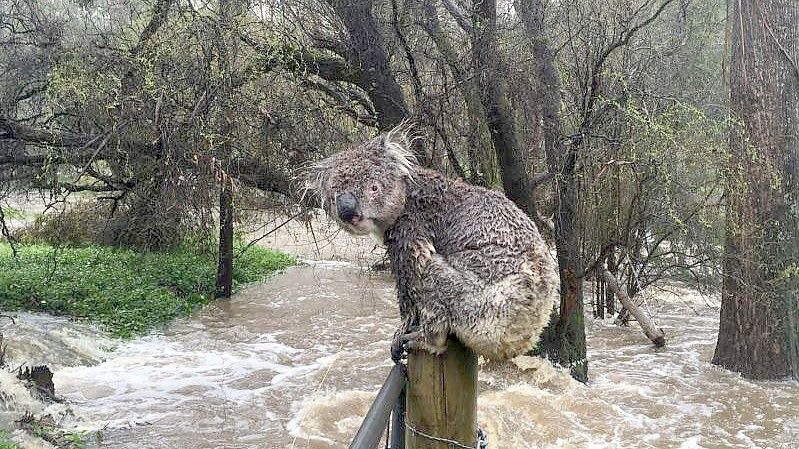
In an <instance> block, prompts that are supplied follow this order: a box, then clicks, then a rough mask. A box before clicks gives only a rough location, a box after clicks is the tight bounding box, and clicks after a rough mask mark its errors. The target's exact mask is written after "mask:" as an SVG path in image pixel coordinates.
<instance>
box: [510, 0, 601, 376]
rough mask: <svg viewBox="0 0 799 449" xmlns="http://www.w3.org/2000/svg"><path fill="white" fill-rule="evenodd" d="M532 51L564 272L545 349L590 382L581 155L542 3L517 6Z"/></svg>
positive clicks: (532, 0) (524, 0) (530, 0)
mask: <svg viewBox="0 0 799 449" xmlns="http://www.w3.org/2000/svg"><path fill="white" fill-rule="evenodd" d="M515 5H516V8H517V11H518V12H519V14H520V15H521V17H522V21H523V22H524V24H525V29H526V31H527V34H528V35H529V37H530V40H531V42H532V47H533V57H534V58H535V61H536V71H535V73H534V75H535V79H536V85H537V86H539V89H538V91H539V94H540V99H539V104H540V106H541V116H542V119H543V124H544V147H545V151H546V158H547V165H548V166H549V172H550V173H552V174H553V175H554V185H555V246H556V248H557V252H558V266H559V268H560V309H559V311H558V312H559V313H558V315H557V316H554V317H553V319H552V321H551V323H550V325H549V327H547V328H546V329H545V330H544V333H543V335H542V337H541V349H542V352H543V353H544V354H546V355H547V357H548V358H549V359H550V360H553V361H555V362H557V363H559V364H561V365H563V366H567V367H569V370H570V371H571V374H572V376H573V377H574V378H575V379H577V380H580V381H583V382H585V381H587V380H588V361H587V359H586V348H585V322H584V319H585V316H584V311H583V279H582V275H583V262H582V258H581V255H580V240H579V236H578V235H577V231H576V225H577V218H578V217H577V206H578V202H577V177H576V173H575V171H576V166H577V150H578V146H577V145H576V144H569V145H565V144H564V143H563V140H562V137H561V123H560V118H559V117H558V111H559V109H560V80H559V79H558V74H557V71H556V69H555V61H554V57H553V55H552V52H551V50H550V49H549V42H548V41H547V39H546V36H545V35H544V14H543V5H542V2H541V0H519V1H517V2H515Z"/></svg>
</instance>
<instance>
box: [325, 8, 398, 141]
mask: <svg viewBox="0 0 799 449" xmlns="http://www.w3.org/2000/svg"><path fill="white" fill-rule="evenodd" d="M333 8H335V10H336V13H337V14H338V15H339V17H340V18H341V21H342V22H344V26H346V27H347V31H349V34H350V44H351V47H352V61H350V62H351V63H352V65H353V66H355V67H358V76H359V78H360V79H359V82H358V85H359V86H361V87H362V88H363V89H364V90H365V91H366V94H367V95H368V96H369V100H371V101H372V104H373V105H374V107H375V111H376V112H377V124H378V128H380V130H382V131H385V130H389V129H391V128H393V127H395V126H397V125H398V124H399V123H400V122H402V121H403V120H404V119H405V118H407V117H408V108H407V106H406V105H405V96H404V95H403V94H402V89H401V88H400V85H399V84H398V83H397V80H396V79H395V78H394V75H393V73H392V71H391V67H390V66H389V60H388V55H387V54H386V48H385V42H384V40H383V34H382V33H381V31H380V28H379V27H378V24H377V20H375V17H374V15H373V14H372V1H371V0H354V1H345V0H336V1H334V2H333Z"/></svg>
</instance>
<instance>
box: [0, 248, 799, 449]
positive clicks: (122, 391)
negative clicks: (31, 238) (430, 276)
mask: <svg viewBox="0 0 799 449" xmlns="http://www.w3.org/2000/svg"><path fill="white" fill-rule="evenodd" d="M649 295H650V300H649V301H648V303H647V307H649V309H650V310H651V312H652V314H653V315H654V316H655V317H656V318H657V320H658V324H659V325H660V326H661V327H663V328H664V329H665V331H666V335H667V339H668V340H667V346H666V347H665V348H661V349H656V348H653V347H652V346H651V345H650V344H648V341H647V339H646V338H645V337H644V336H643V334H642V333H641V332H640V331H639V330H638V329H637V328H635V327H628V328H620V327H617V326H615V325H613V324H612V323H611V322H610V321H598V320H596V321H589V323H588V325H587V326H588V344H589V363H590V378H591V381H590V382H589V384H587V385H582V384H579V383H577V382H575V381H573V380H571V379H570V378H569V377H568V375H567V374H565V373H564V372H563V371H561V370H558V369H555V368H553V367H552V366H551V365H550V364H548V363H546V362H543V361H541V360H539V359H534V358H521V359H517V360H516V361H515V362H513V363H505V364H501V365H491V366H483V367H482V369H481V373H480V381H481V382H480V388H481V394H480V397H479V401H478V408H479V414H478V417H479V422H480V424H481V426H482V427H483V428H484V429H485V430H486V431H487V432H488V435H489V442H490V447H491V448H492V449H494V448H497V449H500V448H501V449H514V448H520V449H521V448H685V449H689V448H719V449H720V448H774V449H788V448H797V447H799V383H796V382H789V381H786V382H751V381H748V380H745V379H742V378H741V377H740V376H738V375H736V374H732V373H729V372H726V371H724V370H722V369H719V368H717V367H714V366H712V365H710V363H709V361H710V358H711V356H712V353H713V347H714V344H715V336H716V332H717V328H718V304H717V300H716V299H715V298H704V297H701V296H699V295H698V294H696V293H695V292H692V291H690V290H686V289H682V288H679V287H674V288H672V291H670V292H668V291H665V292H664V291H661V292H650V293H649ZM397 324H398V318H397V313H396V304H395V299H394V288H393V283H392V281H391V279H390V278H389V277H388V276H387V275H385V274H380V273H375V272H371V271H368V270H365V269H362V268H359V267H358V266H356V265H354V264H351V263H348V262H340V261H339V262H331V261H327V262H309V263H307V264H305V265H302V266H297V267H293V268H290V269H288V270H287V271H286V272H285V273H282V274H279V275H276V276H275V277H273V278H272V279H271V280H269V281H267V282H266V283H263V284H258V285H253V286H251V287H249V288H246V289H244V290H243V291H241V292H240V293H238V294H237V295H235V297H234V298H233V299H231V300H229V301H220V302H217V303H215V304H213V305H211V306H209V307H207V308H205V309H204V310H202V311H200V312H198V313H196V314H194V316H192V317H191V318H189V319H185V320H180V321H178V322H176V323H173V324H172V325H171V326H170V327H169V328H167V329H165V330H163V331H162V332H159V333H156V334H153V335H150V336H147V337H143V338H139V339H135V340H133V341H130V342H124V343H119V342H115V341H113V340H109V339H107V338H105V337H103V336H102V335H101V334H99V333H98V332H97V331H95V330H94V329H92V328H91V327H89V326H85V325H80V324H76V323H70V322H67V321H65V320H63V319H57V318H50V317H44V316H40V315H30V314H19V315H18V316H17V323H16V324H15V325H12V324H11V323H10V322H0V326H1V327H2V331H3V332H4V334H5V335H6V339H7V341H8V342H9V350H8V353H9V357H10V358H11V360H12V362H11V364H12V365H13V364H14V363H22V362H24V361H31V362H35V363H41V362H47V363H49V364H50V365H51V366H52V367H53V368H54V371H55V377H54V382H55V385H56V393H57V394H58V395H59V396H62V397H63V398H65V399H66V401H67V404H66V405H61V404H56V405H50V406H48V407H49V408H48V409H47V410H46V411H49V412H52V413H57V414H59V416H61V418H62V419H61V420H62V422H63V423H64V425H66V426H68V427H74V428H76V429H85V430H91V431H98V430H100V431H101V432H100V435H101V438H100V439H99V441H95V440H92V441H91V442H90V444H89V447H96V448H129V449H143V448H191V449H206V448H208V449H211V448H253V449H255V448H259V449H262V448H317V449H324V448H343V447H346V446H347V444H348V443H349V441H350V439H351V438H352V436H353V435H354V433H355V431H356V429H357V427H358V425H359V423H360V420H361V418H362V417H363V415H364V414H365V413H366V410H367V409H368V407H369V405H370V404H371V401H372V399H373V398H374V395H375V393H376V391H377V389H378V388H379V386H380V384H381V383H382V382H383V380H384V378H385V376H386V375H387V374H388V371H389V369H390V367H391V361H390V359H389V353H388V348H389V340H390V338H391V335H392V334H393V331H394V328H395V327H396V326H397ZM37 342H39V343H37ZM3 376H4V375H0V386H2V387H3V394H0V412H3V409H2V407H5V411H4V412H3V414H0V417H2V419H0V425H7V424H8V423H9V422H10V421H11V417H12V416H13V414H14V413H19V412H21V411H22V410H24V409H26V408H27V409H34V410H33V411H35V412H42V411H44V405H41V404H37V403H36V401H35V400H33V399H32V398H29V397H28V396H26V394H27V393H26V392H25V391H24V390H23V389H21V387H19V386H18V385H16V386H15V385H14V379H13V376H5V377H3ZM3 419H4V420H5V421H3Z"/></svg>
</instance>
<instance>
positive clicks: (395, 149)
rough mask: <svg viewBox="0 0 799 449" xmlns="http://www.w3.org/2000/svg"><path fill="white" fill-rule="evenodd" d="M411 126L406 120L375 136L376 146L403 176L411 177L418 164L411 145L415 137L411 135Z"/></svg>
mask: <svg viewBox="0 0 799 449" xmlns="http://www.w3.org/2000/svg"><path fill="white" fill-rule="evenodd" d="M411 131H412V127H411V124H410V123H408V122H403V123H400V124H399V125H398V126H397V127H395V128H394V129H392V130H391V131H389V132H387V133H384V134H381V135H380V136H378V138H377V146H378V147H379V148H380V151H382V152H383V153H384V154H385V155H386V156H387V157H388V158H389V159H390V160H391V162H392V163H393V164H394V165H395V166H396V168H397V169H398V170H399V171H400V173H402V174H403V175H405V176H408V177H411V176H412V174H413V169H414V168H415V167H416V166H417V165H419V163H418V161H417V159H416V155H414V154H413V151H412V150H411V146H412V145H413V141H414V140H416V139H417V137H412V133H411Z"/></svg>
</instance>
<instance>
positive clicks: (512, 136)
mask: <svg viewBox="0 0 799 449" xmlns="http://www.w3.org/2000/svg"><path fill="white" fill-rule="evenodd" d="M474 8H475V16H474V19H475V21H474V24H473V29H474V35H473V37H472V52H473V58H474V61H475V67H476V71H477V78H478V79H479V84H480V93H481V98H480V100H481V102H482V104H483V109H484V110H485V116H486V123H487V125H488V130H489V132H490V133H491V140H492V142H493V144H494V152H496V154H497V159H498V160H499V166H500V169H501V171H502V187H503V188H504V190H505V195H507V196H508V198H510V199H511V200H512V201H513V202H514V203H516V205H518V206H519V208H520V209H521V210H523V211H524V213H526V214H527V215H528V216H529V217H530V218H532V219H533V221H538V213H537V210H536V204H535V197H534V196H533V189H534V187H535V186H534V184H533V182H532V178H531V176H530V162H529V158H528V151H527V149H526V148H522V147H520V146H519V142H518V140H517V138H516V131H515V129H514V124H513V114H512V113H511V108H510V104H509V103H508V95H507V92H506V89H505V86H504V85H503V83H502V80H503V78H504V76H503V75H502V73H501V71H500V61H499V47H498V45H497V2H496V0H480V1H476V2H475V4H474Z"/></svg>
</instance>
